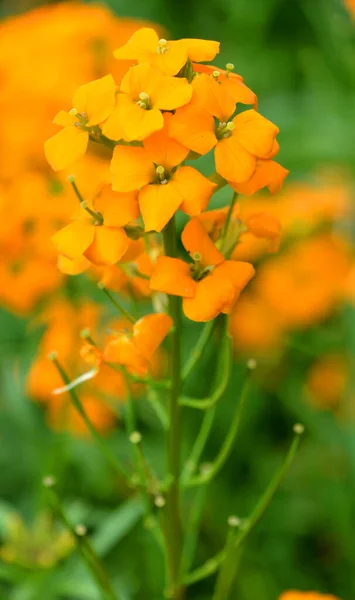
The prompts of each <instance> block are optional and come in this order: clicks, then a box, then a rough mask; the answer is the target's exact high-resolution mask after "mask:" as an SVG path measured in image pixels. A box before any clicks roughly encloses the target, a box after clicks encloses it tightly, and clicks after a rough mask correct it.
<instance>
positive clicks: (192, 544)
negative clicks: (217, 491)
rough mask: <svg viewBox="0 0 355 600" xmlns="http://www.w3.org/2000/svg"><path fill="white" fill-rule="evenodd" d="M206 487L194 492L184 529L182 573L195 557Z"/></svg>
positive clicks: (186, 570)
mask: <svg viewBox="0 0 355 600" xmlns="http://www.w3.org/2000/svg"><path fill="white" fill-rule="evenodd" d="M207 490H208V487H207V485H203V486H201V487H200V488H198V490H197V491H196V495H195V498H194V502H193V506H192V509H191V515H190V520H189V523H188V525H187V527H186V537H185V542H184V548H183V556H182V573H183V574H184V573H188V571H189V569H190V567H191V564H192V561H193V558H194V556H195V551H196V546H197V540H198V534H199V530H200V523H201V519H202V512H203V507H204V505H205V501H206V495H207Z"/></svg>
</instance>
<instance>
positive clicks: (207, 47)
mask: <svg viewBox="0 0 355 600" xmlns="http://www.w3.org/2000/svg"><path fill="white" fill-rule="evenodd" d="M179 42H180V44H183V45H184V46H185V47H186V48H187V53H188V56H189V59H190V60H192V61H193V62H204V61H210V60H213V59H214V57H215V56H216V54H218V53H219V45H220V44H219V42H215V41H214V40H199V39H195V38H183V39H182V40H179Z"/></svg>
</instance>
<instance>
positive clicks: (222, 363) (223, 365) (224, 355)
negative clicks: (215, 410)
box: [180, 329, 232, 410]
mask: <svg viewBox="0 0 355 600" xmlns="http://www.w3.org/2000/svg"><path fill="white" fill-rule="evenodd" d="M221 344H222V348H221V352H220V356H219V371H221V375H220V379H219V381H218V383H217V386H216V388H215V389H214V391H213V392H212V394H211V395H210V396H208V397H207V398H190V397H189V396H182V397H181V398H180V404H181V405H182V406H189V407H190V408H197V409H199V410H207V409H208V408H212V407H213V406H214V405H215V404H217V402H218V400H220V398H221V397H222V396H223V394H224V392H225V391H226V389H227V386H228V382H229V377H230V372H231V367H232V340H231V337H230V335H229V334H228V332H227V331H226V330H225V329H223V338H222V340H221Z"/></svg>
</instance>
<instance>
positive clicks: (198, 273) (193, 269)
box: [190, 252, 213, 281]
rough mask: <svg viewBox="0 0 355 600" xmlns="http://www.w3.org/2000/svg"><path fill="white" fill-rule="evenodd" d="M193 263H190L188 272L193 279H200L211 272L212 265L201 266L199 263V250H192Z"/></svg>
mask: <svg viewBox="0 0 355 600" xmlns="http://www.w3.org/2000/svg"><path fill="white" fill-rule="evenodd" d="M192 258H193V261H194V262H193V263H192V265H190V274H191V277H192V279H194V281H201V279H204V278H205V277H207V275H209V273H211V271H212V269H213V266H210V267H203V266H202V265H201V254H200V253H199V252H194V253H193V255H192Z"/></svg>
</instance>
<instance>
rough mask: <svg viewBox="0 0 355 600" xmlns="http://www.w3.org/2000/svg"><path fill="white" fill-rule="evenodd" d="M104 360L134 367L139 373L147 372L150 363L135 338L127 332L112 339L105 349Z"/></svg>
mask: <svg viewBox="0 0 355 600" xmlns="http://www.w3.org/2000/svg"><path fill="white" fill-rule="evenodd" d="M104 360H105V361H106V362H109V363H110V362H112V363H116V364H119V365H122V366H125V367H129V368H132V369H134V370H136V371H137V372H138V373H146V372H147V370H148V366H149V363H148V361H147V359H146V358H145V357H144V356H143V354H141V352H140V351H139V350H138V348H137V347H136V345H135V344H134V342H133V340H132V339H131V338H130V337H128V335H126V334H121V335H118V337H117V338H116V339H114V340H112V341H110V342H109V343H108V344H107V346H106V348H105V350H104Z"/></svg>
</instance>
